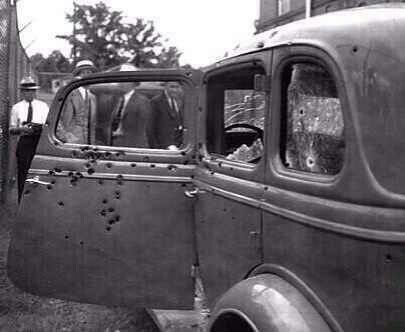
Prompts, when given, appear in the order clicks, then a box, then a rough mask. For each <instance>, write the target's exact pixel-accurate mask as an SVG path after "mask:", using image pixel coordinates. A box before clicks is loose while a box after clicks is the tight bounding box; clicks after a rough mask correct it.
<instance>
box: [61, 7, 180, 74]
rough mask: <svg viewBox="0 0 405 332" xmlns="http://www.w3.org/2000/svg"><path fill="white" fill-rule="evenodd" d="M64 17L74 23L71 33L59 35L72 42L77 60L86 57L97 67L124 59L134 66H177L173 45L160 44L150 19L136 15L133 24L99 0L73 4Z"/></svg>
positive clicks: (111, 64)
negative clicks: (146, 19) (90, 3)
mask: <svg viewBox="0 0 405 332" xmlns="http://www.w3.org/2000/svg"><path fill="white" fill-rule="evenodd" d="M66 18H67V20H68V21H69V22H70V23H72V24H73V23H75V33H74V34H73V33H72V34H71V35H65V36H59V37H60V38H62V39H66V40H67V41H68V42H69V43H70V44H71V45H72V48H73V50H74V52H75V53H76V54H75V56H76V58H77V59H84V58H86V59H90V60H92V61H93V62H94V63H95V64H96V65H97V67H98V68H99V69H105V68H109V67H112V66H116V65H119V64H121V63H124V62H129V63H132V64H134V65H135V66H137V67H176V66H178V65H179V57H180V55H181V53H180V52H179V51H178V49H177V48H176V47H174V46H169V47H168V46H166V45H164V43H163V41H162V36H161V35H160V34H159V33H157V32H156V30H155V26H154V24H153V22H152V21H145V20H144V19H142V18H137V19H136V22H135V23H125V22H124V20H123V19H124V17H123V15H122V12H120V11H116V10H112V9H110V8H109V7H108V6H107V5H106V4H105V3H103V2H99V3H97V4H95V5H76V10H75V11H74V13H73V15H70V14H68V15H67V16H66ZM72 56H73V57H75V56H74V55H73V54H72Z"/></svg>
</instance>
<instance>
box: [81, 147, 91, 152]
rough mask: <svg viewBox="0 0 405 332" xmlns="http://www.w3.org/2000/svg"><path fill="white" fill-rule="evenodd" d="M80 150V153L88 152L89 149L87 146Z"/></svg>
mask: <svg viewBox="0 0 405 332" xmlns="http://www.w3.org/2000/svg"><path fill="white" fill-rule="evenodd" d="M80 150H81V151H82V152H85V151H89V150H90V147H89V146H83V147H82V148H81V149H80Z"/></svg>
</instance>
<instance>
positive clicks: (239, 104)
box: [224, 90, 265, 162]
mask: <svg viewBox="0 0 405 332" xmlns="http://www.w3.org/2000/svg"><path fill="white" fill-rule="evenodd" d="M264 104H265V94H264V93H263V92H255V91H254V90H225V107H224V122H225V132H226V134H227V135H228V136H229V138H230V139H229V141H230V142H228V146H229V148H230V149H231V151H229V150H228V152H229V153H228V154H227V156H226V158H227V159H229V160H238V161H247V162H249V161H250V162H252V161H255V160H257V161H258V160H259V159H260V157H261V156H262V153H263V142H262V134H261V135H260V133H262V132H263V127H264ZM258 130H259V131H258ZM243 137H246V138H245V139H246V141H242V140H244V138H243ZM238 140H239V141H240V144H239V143H237V144H236V145H237V146H233V144H232V141H235V142H238Z"/></svg>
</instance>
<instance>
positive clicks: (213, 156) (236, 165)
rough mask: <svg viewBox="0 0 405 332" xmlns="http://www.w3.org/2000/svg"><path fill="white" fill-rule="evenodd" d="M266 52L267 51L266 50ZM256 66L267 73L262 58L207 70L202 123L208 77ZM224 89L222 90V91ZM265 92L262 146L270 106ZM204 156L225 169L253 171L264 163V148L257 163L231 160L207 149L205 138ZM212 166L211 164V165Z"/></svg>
mask: <svg viewBox="0 0 405 332" xmlns="http://www.w3.org/2000/svg"><path fill="white" fill-rule="evenodd" d="M266 54H267V52H266ZM255 66H258V67H260V68H261V69H262V70H263V72H264V75H268V69H267V68H266V63H265V61H263V59H249V60H246V61H239V62H237V63H232V64H230V65H227V66H224V67H221V68H219V69H217V70H213V71H210V72H208V74H207V75H206V77H205V78H204V84H205V89H204V90H205V109H206V117H205V119H204V123H205V124H206V123H207V122H208V116H209V115H208V113H209V110H208V108H209V100H208V98H209V94H208V90H209V86H208V84H209V79H211V78H212V77H217V76H220V75H223V74H226V73H228V72H235V71H238V70H243V69H245V68H252V67H255ZM225 91H226V89H225V90H224V92H225ZM264 93H265V98H264V101H265V105H264V124H263V139H262V143H263V146H264V145H265V141H266V135H267V134H266V133H267V131H268V128H267V119H268V117H269V114H268V113H269V107H270V103H269V97H270V93H269V91H264ZM204 127H205V130H206V135H205V136H207V135H208V134H209V133H208V126H207V125H205V126H204ZM205 144H206V146H205V149H206V151H205V157H204V158H203V160H204V161H205V162H206V163H207V162H210V161H211V162H212V161H217V163H219V164H220V165H221V168H222V169H226V168H227V167H228V169H230V170H234V169H240V170H241V169H243V170H248V171H255V170H256V169H257V168H259V165H261V164H262V163H264V161H265V151H266V149H265V148H264V149H263V154H262V156H261V158H260V160H259V161H258V162H257V163H249V162H244V161H241V160H231V159H227V158H226V156H225V155H221V154H217V153H215V152H210V151H209V150H208V147H207V138H205ZM211 166H212V165H211Z"/></svg>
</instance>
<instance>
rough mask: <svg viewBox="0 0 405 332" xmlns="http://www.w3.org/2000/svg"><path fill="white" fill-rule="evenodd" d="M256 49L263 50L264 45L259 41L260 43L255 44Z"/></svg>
mask: <svg viewBox="0 0 405 332" xmlns="http://www.w3.org/2000/svg"><path fill="white" fill-rule="evenodd" d="M256 46H257V48H263V47H264V43H263V42H262V41H261V42H258V43H257V45H256Z"/></svg>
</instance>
